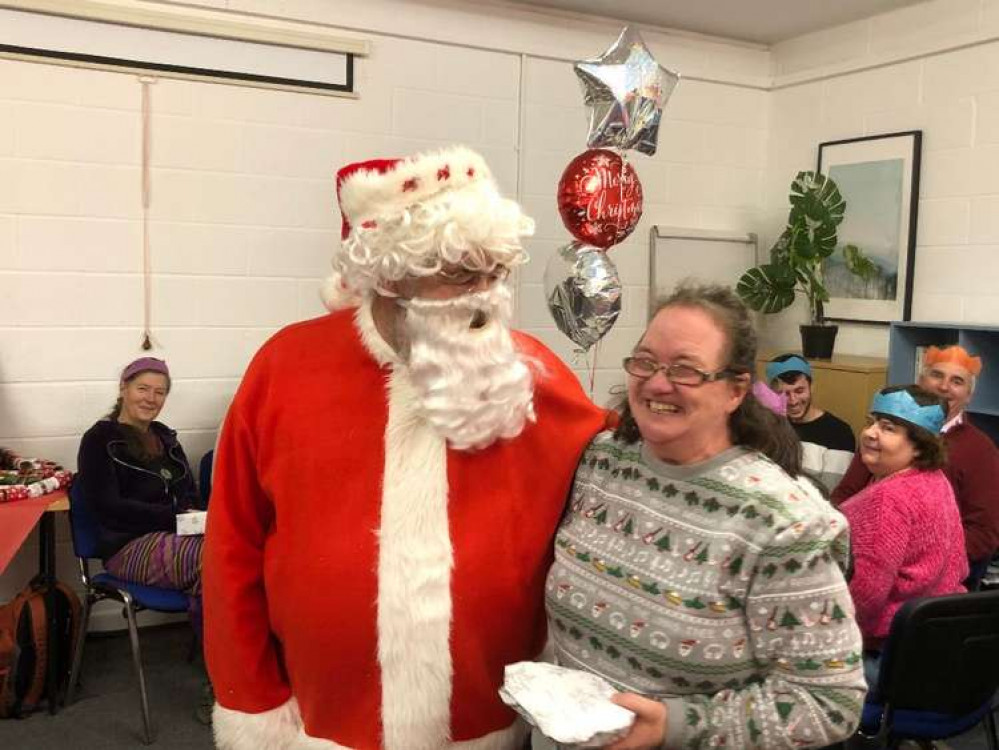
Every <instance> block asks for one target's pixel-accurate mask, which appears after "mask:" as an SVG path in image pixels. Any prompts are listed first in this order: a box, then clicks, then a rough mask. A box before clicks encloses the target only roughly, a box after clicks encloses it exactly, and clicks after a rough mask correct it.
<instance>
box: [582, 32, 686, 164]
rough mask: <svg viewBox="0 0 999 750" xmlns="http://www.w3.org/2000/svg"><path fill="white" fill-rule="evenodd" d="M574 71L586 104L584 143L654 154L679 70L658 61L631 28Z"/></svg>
mask: <svg viewBox="0 0 999 750" xmlns="http://www.w3.org/2000/svg"><path fill="white" fill-rule="evenodd" d="M573 69H574V70H575V71H576V75H577V76H579V80H580V83H581V84H582V85H583V101H584V102H585V103H586V105H587V106H588V107H589V108H590V133H589V135H588V136H587V140H586V145H587V146H589V147H590V148H618V149H628V148H633V149H635V150H636V151H641V152H642V153H643V154H649V155H650V156H651V155H652V154H654V153H655V152H656V146H657V144H658V142H659V120H660V119H661V118H662V112H663V107H664V106H666V100H667V99H669V97H670V94H672V93H673V89H675V88H676V84H677V83H678V82H679V80H680V74H679V73H674V72H673V71H672V70H667V69H666V68H664V67H663V66H662V65H660V64H659V63H657V62H656V59H655V58H654V57H653V56H652V53H651V52H649V48H648V47H646V46H645V42H644V41H642V36H641V34H639V33H638V32H637V31H636V30H635V29H633V28H631V27H630V26H626V27H625V29H624V31H622V32H621V36H619V37H618V38H617V41H616V42H614V44H612V45H611V46H610V48H609V49H608V50H607V51H606V52H604V53H603V54H602V55H600V56H599V57H594V58H592V59H589V60H580V61H579V62H577V63H575V64H574V65H573Z"/></svg>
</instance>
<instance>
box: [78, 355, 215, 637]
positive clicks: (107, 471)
mask: <svg viewBox="0 0 999 750" xmlns="http://www.w3.org/2000/svg"><path fill="white" fill-rule="evenodd" d="M169 392H170V371H169V369H168V368H167V364H166V362H164V361H163V360H162V359H156V358H155V357H142V358H141V359H137V360H135V361H134V362H132V363H131V364H129V365H127V366H126V367H125V369H124V370H122V373H121V379H120V382H119V386H118V401H117V402H116V403H115V405H114V407H113V408H112V409H111V411H110V412H109V413H108V414H107V416H105V417H103V418H102V419H100V420H98V421H97V422H96V423H95V424H94V426H93V427H91V428H90V429H89V430H87V432H86V433H85V434H84V435H83V439H82V440H81V442H80V452H79V455H78V458H77V466H78V471H79V473H78V475H77V478H76V482H77V490H78V492H79V497H80V498H81V499H82V500H83V501H84V502H86V503H87V504H88V507H89V508H90V510H91V513H92V514H93V516H94V518H95V520H96V521H97V527H98V532H97V534H98V536H97V543H98V555H99V556H100V557H101V559H102V560H103V561H104V568H105V569H106V570H107V571H108V572H109V573H111V574H112V575H115V576H117V577H119V578H122V579H124V580H126V581H132V582H134V583H143V584H149V585H152V586H160V587H163V588H171V589H177V590H178V591H184V592H186V593H187V594H189V596H190V601H191V604H190V610H189V611H190V615H191V624H192V625H193V626H194V629H195V631H196V632H197V633H198V635H199V637H200V635H201V546H202V543H203V541H204V536H200V535H192V536H178V535H177V534H176V533H175V532H176V515H177V513H180V512H182V511H185V510H190V509H192V508H197V507H198V506H199V505H200V498H199V496H198V492H197V489H196V487H195V484H194V474H193V472H192V471H191V466H190V464H189V463H188V460H187V456H185V455H184V449H183V448H182V447H181V445H180V443H179V442H178V441H177V433H176V432H174V431H173V430H171V429H170V428H169V427H167V426H166V425H165V424H163V423H162V422H157V421H156V417H157V416H159V413H160V410H161V409H162V408H163V404H164V403H165V402H166V397H167V394H168V393H169Z"/></svg>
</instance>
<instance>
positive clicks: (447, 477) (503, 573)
mask: <svg viewBox="0 0 999 750" xmlns="http://www.w3.org/2000/svg"><path fill="white" fill-rule="evenodd" d="M514 335H515V341H516V343H517V346H518V347H519V348H520V349H521V351H522V352H523V353H524V354H525V355H526V357H527V358H528V359H529V361H533V362H534V364H532V367H533V368H534V369H535V391H534V405H535V410H536V414H537V421H536V422H535V423H528V425H527V426H526V427H525V429H524V430H523V432H522V433H521V434H520V435H519V436H518V437H516V438H514V439H512V440H501V441H498V442H497V443H494V444H493V445H491V446H490V447H488V448H486V449H484V450H479V451H466V452H458V451H454V450H452V449H450V448H449V447H448V446H447V444H446V443H445V441H444V439H443V438H441V437H440V436H439V435H438V434H437V433H436V432H435V431H434V430H433V429H431V427H430V426H429V425H428V424H427V423H426V422H425V421H424V420H423V419H421V418H420V417H419V416H418V414H417V411H416V408H417V402H416V399H415V397H414V390H413V386H412V384H411V383H410V381H409V377H408V374H407V369H406V367H405V366H404V365H402V364H400V363H399V362H398V360H397V359H396V356H395V354H394V352H393V351H392V350H391V349H390V348H389V347H388V346H387V344H386V343H385V342H384V341H383V340H382V339H381V338H380V336H379V334H378V333H377V331H376V329H375V328H374V325H373V322H372V320H371V315H370V309H369V308H368V307H367V306H362V307H361V308H360V309H359V310H345V311H341V312H338V313H334V314H332V315H328V316H326V317H323V318H320V319H316V320H311V321H306V322H304V323H299V324H296V325H292V326H290V327H288V328H286V329H284V330H283V331H281V332H280V333H278V334H277V335H276V336H275V337H274V338H272V339H271V340H270V341H269V342H268V343H267V344H266V345H265V346H264V347H263V348H262V349H261V351H260V352H259V353H258V354H257V356H256V357H255V359H254V360H253V362H252V364H251V365H250V367H249V369H248V371H247V373H246V376H245V378H244V380H243V383H242V385H241V386H240V388H239V391H238V393H237V394H236V397H235V400H234V401H233V404H232V406H231V408H230V410H229V414H228V416H227V418H226V423H225V427H224V429H223V432H222V436H221V440H220V443H219V449H218V452H217V461H216V468H215V480H214V483H213V486H212V503H211V510H210V516H209V521H208V537H207V544H206V547H205V558H204V593H205V618H206V622H205V624H206V627H205V634H206V655H207V660H208V666H209V669H210V673H211V676H212V680H213V684H214V688H215V695H216V699H217V701H218V706H217V707H216V711H215V724H214V728H215V736H216V742H217V744H218V746H219V747H220V748H226V749H228V748H233V749H235V748H239V749H240V750H241V749H242V748H253V749H254V750H258V749H266V750H273V749H274V748H289V749H290V748H303V749H304V748H309V749H310V750H319V749H320V748H327V749H329V748H351V749H353V750H375V749H380V748H385V749H386V750H442V749H443V748H456V749H457V748H460V749H461V750H512V749H513V748H520V747H521V746H522V743H523V739H524V730H523V728H522V726H521V725H520V724H519V723H518V722H516V720H515V715H514V714H513V713H512V712H511V711H510V710H509V709H508V708H507V707H506V706H504V705H503V704H502V702H501V701H500V699H499V697H498V695H497V689H498V688H499V686H500V685H501V684H502V680H503V668H504V665H506V664H510V663H513V662H517V661H521V660H525V659H533V658H535V657H536V656H537V654H538V653H539V652H540V650H541V648H542V646H543V643H544V639H545V626H544V621H545V619H544V597H543V585H544V579H545V574H546V572H547V569H548V567H549V562H550V559H551V548H552V537H553V533H554V529H555V527H556V525H557V522H558V520H559V517H560V515H561V513H562V510H563V506H564V503H565V499H566V495H567V492H568V489H569V486H570V482H571V480H572V477H573V473H574V471H575V468H576V463H577V461H578V459H579V456H580V455H581V453H582V450H583V448H584V447H585V445H586V444H587V443H588V441H589V440H590V438H591V437H592V436H593V435H594V434H595V433H596V432H597V431H599V430H600V429H602V428H603V427H604V422H605V413H604V412H603V411H601V410H600V409H598V408H596V407H595V406H594V405H593V404H592V403H591V402H590V401H589V399H587V398H586V396H585V394H584V393H583V391H582V389H581V388H580V386H579V384H578V382H577V380H576V378H575V377H574V376H573V374H572V373H571V372H570V371H569V370H568V368H567V367H566V366H565V365H564V364H563V363H562V362H561V361H559V360H558V359H557V358H556V357H555V356H554V355H553V354H552V353H551V352H550V351H549V350H548V349H546V348H545V347H544V346H543V345H541V344H540V343H538V342H537V341H535V340H534V339H531V338H530V337H528V336H525V335H521V334H514Z"/></svg>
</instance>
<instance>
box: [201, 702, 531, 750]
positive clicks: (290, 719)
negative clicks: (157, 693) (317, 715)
mask: <svg viewBox="0 0 999 750" xmlns="http://www.w3.org/2000/svg"><path fill="white" fill-rule="evenodd" d="M212 731H213V732H214V734H215V747H216V748H218V750H351V748H349V747H347V746H346V745H339V744H337V743H336V742H333V741H332V740H324V739H320V738H319V737H310V736H309V735H307V734H306V733H305V730H304V729H303V728H302V717H301V715H300V713H299V709H298V702H297V701H296V700H295V699H294V698H291V699H290V700H289V701H288V702H287V703H285V704H284V705H281V706H278V707H277V708H274V709H271V710H270V711H264V712H263V713H259V714H248V713H243V712H242V711H233V710H232V709H228V708H223V707H222V706H220V705H219V704H218V703H216V704H215V709H214V711H213V714H212ZM526 736H527V728H526V727H525V726H524V724H523V722H521V721H520V720H518V721H516V722H514V723H513V724H511V725H510V726H509V727H507V728H506V729H501V730H499V731H497V732H493V733H492V734H487V735H486V736H485V737H479V738H478V739H474V740H466V741H465V742H455V743H452V744H444V745H440V746H439V749H438V750H520V748H521V747H523V744H524V738H525V737H526ZM406 747H415V745H413V746H406Z"/></svg>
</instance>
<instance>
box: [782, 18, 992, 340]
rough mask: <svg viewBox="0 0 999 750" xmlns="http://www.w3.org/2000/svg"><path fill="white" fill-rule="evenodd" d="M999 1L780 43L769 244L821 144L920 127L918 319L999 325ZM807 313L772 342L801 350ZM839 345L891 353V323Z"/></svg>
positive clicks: (844, 335) (786, 317) (785, 319)
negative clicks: (997, 268) (996, 277)
mask: <svg viewBox="0 0 999 750" xmlns="http://www.w3.org/2000/svg"><path fill="white" fill-rule="evenodd" d="M995 8H996V4H995V3H994V2H991V1H990V0H931V1H930V2H926V3H921V4H918V5H915V6H912V7H909V8H906V9H903V10H899V11H895V12H892V13H888V14H884V15H882V16H878V17H875V18H873V19H869V20H867V21H860V22H857V23H854V24H850V25H848V26H843V27H839V28H837V29H831V30H827V31H823V32H819V33H816V34H809V35H806V36H803V37H800V38H798V39H795V40H791V41H789V42H786V43H782V44H778V45H776V47H775V48H774V70H775V71H776V72H777V77H776V79H775V83H776V85H777V87H778V88H777V90H776V91H774V92H773V93H772V95H771V101H770V107H771V120H770V121H771V129H770V144H769V149H768V158H767V163H768V170H767V171H768V174H767V178H766V192H767V213H768V215H770V216H772V217H773V220H772V221H769V222H768V224H773V228H772V229H769V230H768V237H767V241H768V242H772V240H773V236H774V232H775V231H776V230H777V229H779V227H780V224H781V222H782V221H783V220H784V217H785V216H786V211H787V185H788V183H789V182H790V179H791V177H792V176H793V174H794V172H795V171H797V170H799V169H803V168H813V165H814V164H815V160H816V156H817V149H818V144H819V143H821V142H823V141H828V140H835V139H838V138H849V137H856V136H861V135H873V134H878V133H886V132H894V131H899V130H914V129H920V130H922V131H923V163H922V170H921V185H920V198H921V199H920V201H919V226H918V230H917V249H916V262H915V268H914V273H915V276H914V290H913V310H912V312H913V319H915V320H927V321H932V320H956V321H966V322H975V323H984V324H996V323H999V315H997V314H996V313H997V311H999V308H997V307H996V304H995V297H996V295H995V292H994V287H995V285H994V283H993V280H992V278H991V276H990V275H989V274H987V273H982V269H983V268H984V269H988V268H991V267H993V266H994V265H995V259H996V258H997V257H999V219H997V218H996V217H997V216H999V188H997V187H996V182H995V180H994V179H993V178H992V175H993V174H994V173H995V171H996V168H997V167H999V148H997V146H996V144H997V143H999V42H997V41H995V39H994V37H995V36H996V34H997V32H999V16H997V13H996V10H995ZM968 44H970V45H971V46H967V47H965V46H964V45H968ZM910 58H912V59H910ZM805 74H807V75H811V76H812V78H813V79H812V80H808V79H807V78H802V76H803V75H805ZM799 81H801V82H800V83H799ZM804 318H805V310H804V306H803V305H802V304H800V303H799V304H798V305H796V306H795V308H794V309H793V310H792V311H790V312H788V313H785V314H782V315H778V316H770V317H769V318H768V319H767V320H766V321H765V322H764V327H765V333H766V336H765V340H766V343H767V344H768V345H769V346H773V347H775V348H794V347H796V346H798V334H797V325H798V323H800V322H804ZM837 347H838V348H839V350H840V351H843V352H852V353H855V354H870V355H874V356H884V355H885V354H886V353H887V329H886V328H881V327H865V326H855V325H849V324H841V325H840V333H839V339H838V341H837Z"/></svg>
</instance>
